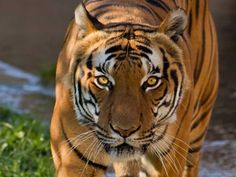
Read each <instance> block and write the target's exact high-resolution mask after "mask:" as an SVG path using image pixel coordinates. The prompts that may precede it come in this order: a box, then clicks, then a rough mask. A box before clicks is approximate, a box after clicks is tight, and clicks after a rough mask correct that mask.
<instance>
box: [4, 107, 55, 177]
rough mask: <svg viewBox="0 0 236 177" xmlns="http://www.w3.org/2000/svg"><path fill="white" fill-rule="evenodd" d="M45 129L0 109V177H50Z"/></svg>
mask: <svg viewBox="0 0 236 177" xmlns="http://www.w3.org/2000/svg"><path fill="white" fill-rule="evenodd" d="M53 173H54V170H53V162H52V156H51V152H50V143H49V127H48V126H45V125H42V124H41V123H40V122H39V121H37V120H34V119H32V118H30V117H28V116H25V115H19V114H16V113H13V112H11V111H9V110H8V109H5V108H1V107H0V177H52V176H54V175H53Z"/></svg>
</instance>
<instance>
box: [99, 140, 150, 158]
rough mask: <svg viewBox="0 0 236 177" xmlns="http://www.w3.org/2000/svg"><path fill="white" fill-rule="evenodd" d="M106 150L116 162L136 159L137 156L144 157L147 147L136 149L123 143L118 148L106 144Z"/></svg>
mask: <svg viewBox="0 0 236 177" xmlns="http://www.w3.org/2000/svg"><path fill="white" fill-rule="evenodd" d="M104 148H105V150H106V152H107V153H108V154H110V155H111V156H112V158H113V159H114V160H122V159H134V158H135V157H137V156H139V157H140V156H141V155H143V154H144V153H145V152H146V150H147V146H146V145H145V146H144V145H143V146H141V147H139V148H138V147H134V146H131V145H129V144H127V143H123V144H121V145H118V146H115V147H113V146H111V145H109V144H104Z"/></svg>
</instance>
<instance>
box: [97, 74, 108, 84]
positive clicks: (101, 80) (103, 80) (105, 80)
mask: <svg viewBox="0 0 236 177" xmlns="http://www.w3.org/2000/svg"><path fill="white" fill-rule="evenodd" d="M97 82H98V84H100V85H102V86H106V85H108V84H109V80H108V78H107V77H106V76H99V77H97Z"/></svg>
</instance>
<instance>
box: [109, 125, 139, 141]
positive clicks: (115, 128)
mask: <svg viewBox="0 0 236 177" xmlns="http://www.w3.org/2000/svg"><path fill="white" fill-rule="evenodd" d="M110 126H111V129H112V130H113V131H114V132H116V133H118V134H119V135H120V136H122V137H123V138H126V137H128V136H130V135H132V134H133V133H135V132H137V131H138V130H139V129H140V126H135V127H129V128H120V127H119V126H117V125H112V124H110Z"/></svg>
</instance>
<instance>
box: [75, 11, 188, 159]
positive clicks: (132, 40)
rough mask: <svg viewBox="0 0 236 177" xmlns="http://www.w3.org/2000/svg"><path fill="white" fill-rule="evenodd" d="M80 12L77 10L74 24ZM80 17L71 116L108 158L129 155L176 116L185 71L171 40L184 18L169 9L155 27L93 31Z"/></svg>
mask: <svg viewBox="0 0 236 177" xmlns="http://www.w3.org/2000/svg"><path fill="white" fill-rule="evenodd" d="M83 10H84V9H81V7H80V9H79V10H77V12H78V11H79V17H80V18H77V19H76V20H77V23H78V24H79V27H80V26H82V25H84V22H83V20H82V22H81V19H82V18H81V17H84V16H83V15H81V11H83ZM86 20H87V22H86V23H87V24H86V25H85V26H87V28H82V29H81V31H82V32H81V34H79V35H80V36H79V37H78V41H77V44H76V47H75V49H74V57H73V60H72V61H73V62H72V64H71V76H72V80H73V88H72V92H73V102H74V108H75V112H76V117H77V119H78V121H79V122H80V123H81V124H85V125H86V126H89V127H90V128H92V129H94V130H96V136H97V138H98V139H99V140H100V141H101V142H102V143H103V145H104V148H105V150H106V151H107V153H108V154H110V155H111V157H112V158H114V159H116V160H117V159H119V160H120V159H124V158H125V159H127V158H135V157H137V156H140V155H142V154H144V153H145V152H146V150H148V148H149V147H150V146H151V145H152V144H154V143H158V141H159V140H160V139H161V138H162V136H164V133H165V131H166V129H167V125H168V124H171V123H172V122H174V121H175V119H176V116H175V115H176V110H177V108H178V105H179V103H180V101H181V97H182V95H183V90H184V87H185V79H186V76H185V75H186V74H185V68H184V64H183V60H182V51H181V50H180V48H179V47H178V45H177V44H176V43H175V42H174V41H173V38H176V37H178V35H180V34H181V33H182V32H183V30H184V28H185V24H184V23H185V21H184V20H185V16H184V14H183V12H182V11H180V10H177V11H176V12H172V13H171V14H170V15H169V16H168V17H167V19H166V20H165V21H164V22H163V24H161V26H160V27H159V28H158V29H154V28H152V27H149V26H146V25H131V24H125V25H123V26H122V24H121V25H120V26H119V27H118V29H117V27H113V26H111V27H107V28H104V29H102V30H97V29H96V28H95V25H94V24H93V23H92V22H91V21H90V23H89V22H88V19H86ZM174 26H175V27H174ZM168 28H169V29H168ZM157 130H158V131H157Z"/></svg>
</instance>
